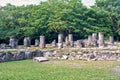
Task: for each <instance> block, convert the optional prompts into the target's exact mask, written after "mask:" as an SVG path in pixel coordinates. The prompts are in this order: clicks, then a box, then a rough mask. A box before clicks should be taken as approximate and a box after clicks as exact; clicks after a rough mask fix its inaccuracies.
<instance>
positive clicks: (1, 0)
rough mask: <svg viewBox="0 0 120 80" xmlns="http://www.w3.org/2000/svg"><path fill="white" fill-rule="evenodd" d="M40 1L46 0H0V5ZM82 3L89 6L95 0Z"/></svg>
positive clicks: (27, 3) (84, 0) (19, 4)
mask: <svg viewBox="0 0 120 80" xmlns="http://www.w3.org/2000/svg"><path fill="white" fill-rule="evenodd" d="M40 1H46V0H0V6H4V5H6V4H7V3H11V4H13V5H18V6H21V5H23V4H24V5H29V4H39V2H40ZM82 3H84V5H86V6H91V5H93V4H94V3H95V0H82Z"/></svg>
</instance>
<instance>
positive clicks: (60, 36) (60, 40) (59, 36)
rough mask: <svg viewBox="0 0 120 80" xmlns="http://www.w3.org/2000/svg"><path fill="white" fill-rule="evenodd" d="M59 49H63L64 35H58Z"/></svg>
mask: <svg viewBox="0 0 120 80" xmlns="http://www.w3.org/2000/svg"><path fill="white" fill-rule="evenodd" d="M58 48H63V34H59V35H58Z"/></svg>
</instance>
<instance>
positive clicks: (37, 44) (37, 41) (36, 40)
mask: <svg viewBox="0 0 120 80" xmlns="http://www.w3.org/2000/svg"><path fill="white" fill-rule="evenodd" d="M39 44H40V42H39V40H38V39H35V46H36V47H37V46H39Z"/></svg>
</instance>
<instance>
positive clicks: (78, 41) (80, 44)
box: [76, 40, 84, 48]
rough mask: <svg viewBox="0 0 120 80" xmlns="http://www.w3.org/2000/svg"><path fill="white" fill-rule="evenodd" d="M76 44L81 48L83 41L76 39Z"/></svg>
mask: <svg viewBox="0 0 120 80" xmlns="http://www.w3.org/2000/svg"><path fill="white" fill-rule="evenodd" d="M76 46H77V48H82V47H84V42H83V40H77V42H76Z"/></svg>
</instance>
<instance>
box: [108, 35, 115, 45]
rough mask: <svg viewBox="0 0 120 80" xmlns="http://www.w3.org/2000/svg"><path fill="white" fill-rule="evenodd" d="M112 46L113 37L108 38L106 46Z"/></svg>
mask: <svg viewBox="0 0 120 80" xmlns="http://www.w3.org/2000/svg"><path fill="white" fill-rule="evenodd" d="M113 45H114V37H113V36H110V37H109V42H108V46H113Z"/></svg>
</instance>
